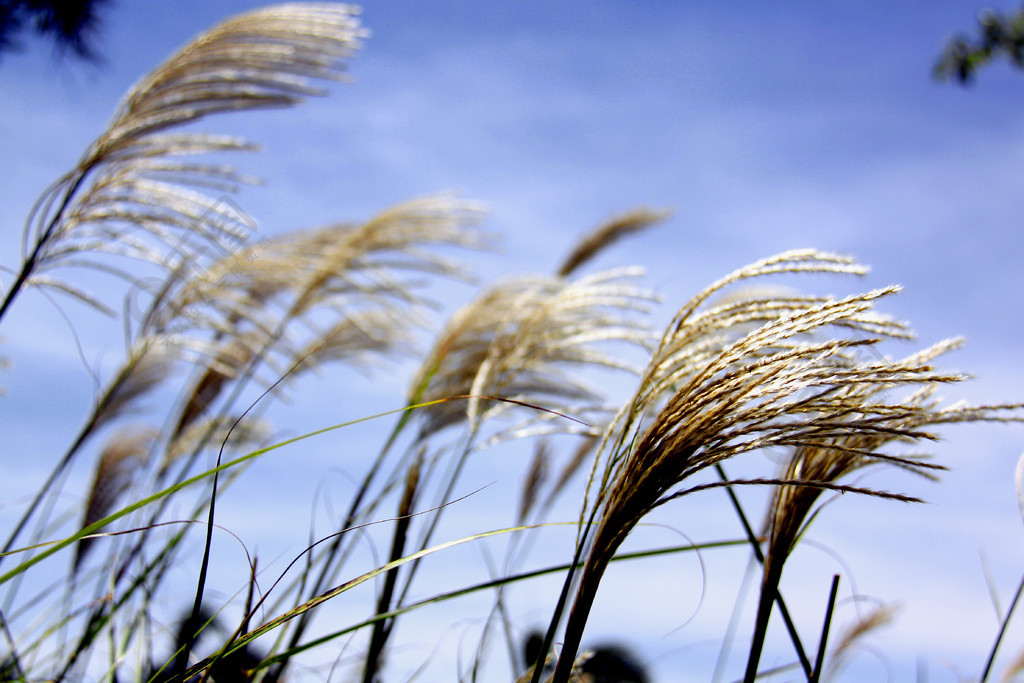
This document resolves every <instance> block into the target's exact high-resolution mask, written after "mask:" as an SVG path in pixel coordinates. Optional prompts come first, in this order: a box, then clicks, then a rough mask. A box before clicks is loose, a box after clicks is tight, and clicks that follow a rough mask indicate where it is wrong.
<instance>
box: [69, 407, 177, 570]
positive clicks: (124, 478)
mask: <svg viewBox="0 0 1024 683" xmlns="http://www.w3.org/2000/svg"><path fill="white" fill-rule="evenodd" d="M156 435H157V431H156V430H155V429H151V428H142V429H140V428H138V427H126V428H123V429H121V430H119V431H118V432H117V434H115V435H114V437H113V438H112V439H111V440H110V442H109V443H107V445H106V447H105V448H104V449H103V454H102V455H101V456H100V459H99V462H98V463H97V465H96V472H95V474H94V475H93V482H92V486H91V487H90V489H89V498H88V502H87V503H86V506H85V511H84V514H83V516H82V524H81V526H82V528H85V527H87V526H89V525H90V524H92V523H94V522H96V521H99V520H101V519H103V518H104V517H106V516H107V514H108V513H110V511H111V510H112V509H113V507H114V503H116V502H117V500H118V498H120V497H121V495H122V494H123V493H124V492H125V491H127V490H128V489H129V488H130V487H131V485H132V482H133V481H134V477H135V473H136V472H138V471H139V470H140V469H141V468H142V467H143V466H144V465H145V462H146V460H147V458H148V457H149V454H150V451H151V449H152V446H153V441H154V439H155V438H156ZM95 540H96V539H95V538H91V537H86V538H83V539H81V540H80V541H79V542H78V544H77V545H76V546H75V560H74V564H73V565H72V567H73V571H74V572H76V573H77V571H78V569H79V567H80V566H81V564H82V561H83V560H84V559H85V556H86V555H87V554H88V552H89V550H90V549H91V548H92V544H93V541H95Z"/></svg>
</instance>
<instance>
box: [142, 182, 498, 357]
mask: <svg viewBox="0 0 1024 683" xmlns="http://www.w3.org/2000/svg"><path fill="white" fill-rule="evenodd" d="M483 214H484V211H483V209H482V207H480V206H479V205H478V204H476V203H473V202H467V201H461V200H456V199H453V198H449V197H443V196H441V197H427V198H424V199H419V200H414V201H409V202H405V203H403V204H399V205H396V206H394V207H391V208H389V209H386V210H385V211H382V212H381V213H379V214H378V215H377V216H374V217H373V218H371V219H370V220H369V221H366V222H364V223H362V224H356V225H351V224H332V225H327V226H324V227H320V228H316V229H312V230H301V231H296V232H291V233H287V234H284V235H280V236H277V237H275V238H266V239H265V240H261V241H260V243H259V244H258V245H257V246H255V247H252V248H250V249H249V250H246V251H241V252H235V253H231V254H228V255H227V256H226V257H224V258H222V259H220V260H219V261H217V262H215V263H213V264H211V266H210V267H209V268H208V269H206V270H205V271H204V272H202V273H197V274H195V275H194V276H192V277H186V278H181V279H180V281H179V282H175V283H172V284H171V289H172V291H171V292H169V293H167V294H165V295H162V296H161V297H159V301H160V310H159V312H158V313H154V314H153V315H151V316H147V321H146V324H145V326H144V329H145V330H150V333H152V330H161V329H167V328H170V327H173V326H175V325H178V326H179V327H180V329H182V330H183V331H191V330H207V331H212V332H214V333H216V334H229V335H234V336H238V335H239V330H242V329H244V330H245V331H246V335H247V338H248V339H249V345H250V347H251V348H252V350H253V352H254V355H256V356H257V357H260V358H263V357H265V356H266V351H267V349H268V348H270V347H274V346H275V345H280V344H283V346H280V347H279V348H277V350H278V351H279V352H280V353H282V354H284V355H285V356H286V362H285V363H283V366H284V368H287V367H290V366H291V365H292V364H293V363H294V362H295V360H297V359H298V358H299V357H300V356H299V355H297V354H299V353H300V348H299V347H298V346H295V347H292V346H289V345H288V344H287V343H286V342H287V340H283V335H284V334H285V328H286V327H288V326H289V325H291V324H292V323H293V322H294V321H296V320H298V319H303V320H307V321H308V322H307V323H306V324H307V326H308V328H309V331H311V332H312V333H313V334H315V335H316V336H322V335H323V334H324V331H323V329H321V325H322V323H321V324H320V325H315V324H313V322H312V320H311V319H309V316H310V315H312V314H314V313H315V312H317V311H322V310H334V311H335V312H336V315H338V316H339V317H341V318H349V319H352V320H353V321H354V322H353V324H356V323H355V321H356V319H357V318H358V317H360V316H364V317H363V320H362V323H361V324H363V325H364V327H365V329H366V331H367V333H368V336H370V337H373V336H375V335H376V336H378V337H379V338H380V339H385V338H395V336H394V335H395V334H396V330H395V329H394V328H395V326H396V323H397V322H398V321H403V320H404V321H409V320H412V321H415V316H410V305H413V304H415V305H417V306H418V305H422V304H425V303H427V302H426V300H424V299H422V298H421V297H420V296H419V295H417V293H416V291H415V290H416V289H417V288H419V287H420V286H421V285H422V284H423V283H422V282H419V281H412V280H408V279H404V278H403V276H402V274H405V276H406V277H408V276H409V275H410V274H423V273H426V274H430V275H439V276H444V277H452V278H456V279H459V278H462V279H465V278H468V273H467V272H466V270H465V269H464V268H463V267H462V266H460V265H459V264H457V263H455V262H453V261H451V260H449V259H446V258H444V257H443V256H441V255H440V254H438V253H436V252H437V249H436V248H451V247H457V248H466V249H480V248H484V247H486V246H487V244H488V240H489V237H488V236H487V235H485V234H484V233H482V232H481V231H480V230H479V229H478V225H479V223H480V220H481V218H482V216H483ZM399 309H401V310H399ZM370 310H372V311H373V312H372V313H363V311H370ZM384 312H389V313H392V314H393V315H394V319H392V320H385V319H384V317H383V313H384ZM365 316H378V317H377V318H372V317H365ZM371 322H375V323H379V324H375V325H370V323H371ZM371 328H375V329H373V331H372V332H371V331H370V330H371ZM342 329H343V327H339V328H338V330H337V332H339V333H340V332H341V330H342ZM389 329H391V331H390V332H389V331H388V330H389ZM349 331H350V332H352V333H353V334H354V333H355V330H354V328H353V329H352V330H349ZM330 347H331V345H330V344H328V345H327V346H325V347H324V352H325V353H326V351H327V349H328V348H330Z"/></svg>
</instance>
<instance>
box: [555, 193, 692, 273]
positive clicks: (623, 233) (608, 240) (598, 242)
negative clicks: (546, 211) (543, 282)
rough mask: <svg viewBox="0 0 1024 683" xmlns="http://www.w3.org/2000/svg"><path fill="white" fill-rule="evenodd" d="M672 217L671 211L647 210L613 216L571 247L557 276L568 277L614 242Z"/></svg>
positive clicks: (642, 209) (640, 209)
mask: <svg viewBox="0 0 1024 683" xmlns="http://www.w3.org/2000/svg"><path fill="white" fill-rule="evenodd" d="M670 215H672V212H671V211H666V210H664V209H662V210H654V209H647V208H639V209H633V210H632V211H628V212H626V213H624V214H622V215H619V216H614V217H612V218H611V219H609V220H607V221H605V222H604V223H602V224H601V225H599V226H597V229H595V230H594V231H593V232H590V233H588V234H586V235H584V236H583V237H582V238H581V239H580V240H579V242H578V243H577V244H576V246H575V247H573V249H572V251H571V252H569V255H568V256H566V257H565V260H564V261H563V262H562V265H561V266H559V268H558V271H557V274H558V275H559V276H560V277H568V276H570V275H572V274H573V273H575V272H576V271H577V270H578V269H579V268H580V266H582V265H583V264H585V263H587V262H588V261H590V260H591V259H592V258H594V256H596V255H597V253H598V252H600V251H603V250H604V249H606V248H607V247H609V246H611V245H612V244H614V243H615V242H618V241H619V240H621V239H622V238H624V237H627V236H628V235H632V234H634V233H637V232H640V231H642V230H645V229H646V228H649V227H650V226H652V225H655V224H657V223H660V222H661V221H663V220H665V219H666V218H668V217H669V216H670Z"/></svg>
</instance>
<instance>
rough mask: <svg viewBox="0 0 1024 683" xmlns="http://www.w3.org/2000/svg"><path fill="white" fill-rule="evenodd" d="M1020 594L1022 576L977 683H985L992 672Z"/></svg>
mask: <svg viewBox="0 0 1024 683" xmlns="http://www.w3.org/2000/svg"><path fill="white" fill-rule="evenodd" d="M1021 593H1024V576H1021V578H1020V584H1019V585H1018V586H1017V592H1016V593H1014V595H1013V602H1011V603H1010V608H1009V609H1007V610H1006V617H1004V618H1003V623H1002V624H1000V625H999V633H998V634H997V635H996V640H995V642H994V643H992V651H991V652H989V653H988V660H987V661H986V662H985V670H984V671H982V672H981V678H980V679H979V683H985V681H986V680H988V675H989V673H990V672H991V671H992V665H993V664H995V661H996V651H997V650H998V649H999V644H1000V643H1001V642H1002V641H1003V636H1004V635H1005V634H1006V627H1007V626H1009V624H1010V617H1011V616H1013V610H1014V608H1015V607H1017V602H1018V601H1019V600H1020V596H1021Z"/></svg>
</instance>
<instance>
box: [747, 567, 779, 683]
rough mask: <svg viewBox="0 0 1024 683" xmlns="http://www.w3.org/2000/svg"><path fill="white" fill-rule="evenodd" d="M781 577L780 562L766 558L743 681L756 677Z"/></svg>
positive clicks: (750, 682) (752, 679) (748, 682)
mask: <svg viewBox="0 0 1024 683" xmlns="http://www.w3.org/2000/svg"><path fill="white" fill-rule="evenodd" d="M781 578H782V563H781V562H776V561H774V560H773V559H772V558H767V562H766V563H765V573H764V580H763V582H762V583H761V597H760V599H759V600H758V603H757V617H756V618H755V620H754V634H753V636H751V639H750V655H749V656H748V658H747V670H746V672H745V673H744V674H743V683H753V682H754V679H755V678H757V666H758V664H759V663H760V661H761V652H762V651H763V650H764V640H765V636H766V635H767V634H768V620H769V619H770V618H771V615H772V606H774V604H775V602H776V600H777V598H778V594H779V581H780V579H781Z"/></svg>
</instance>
